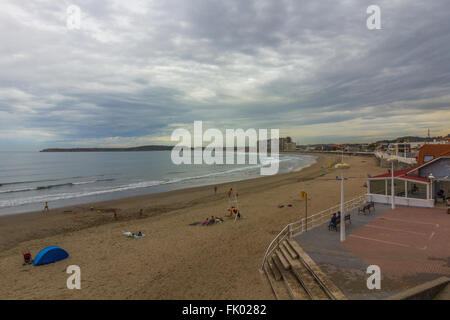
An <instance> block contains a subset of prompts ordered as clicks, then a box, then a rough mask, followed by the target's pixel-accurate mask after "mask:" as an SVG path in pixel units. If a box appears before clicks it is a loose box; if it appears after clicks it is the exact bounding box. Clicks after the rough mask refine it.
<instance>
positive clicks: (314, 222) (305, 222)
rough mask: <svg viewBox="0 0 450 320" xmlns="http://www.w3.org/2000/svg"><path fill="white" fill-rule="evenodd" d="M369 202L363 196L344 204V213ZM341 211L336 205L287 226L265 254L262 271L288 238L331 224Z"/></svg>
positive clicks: (339, 206)
mask: <svg viewBox="0 0 450 320" xmlns="http://www.w3.org/2000/svg"><path fill="white" fill-rule="evenodd" d="M366 202H367V198H366V195H361V196H359V197H357V198H354V199H352V200H349V201H346V202H344V213H345V214H347V213H349V212H350V211H352V210H354V209H356V208H359V207H361V206H362V205H363V204H364V203H366ZM340 210H341V205H340V204H338V205H335V206H333V207H331V208H328V209H325V210H322V211H320V212H318V213H316V214H314V215H312V216H309V217H308V218H302V219H301V220H298V221H295V222H292V223H289V224H288V225H287V226H285V227H284V228H283V230H281V232H280V233H278V235H277V236H276V237H275V238H274V239H273V240H272V242H271V243H270V244H269V246H268V247H267V250H266V253H265V254H264V258H263V261H262V264H261V269H264V264H265V263H266V261H267V257H269V256H270V255H271V254H272V253H273V252H274V251H275V250H276V249H277V248H278V247H279V245H280V243H282V242H283V241H284V240H285V239H287V238H289V239H290V238H292V237H294V236H297V235H299V234H301V233H303V232H305V231H307V230H311V229H313V228H316V227H318V226H320V225H322V224H324V223H326V222H329V221H330V219H331V216H332V215H333V213H336V212H338V211H340Z"/></svg>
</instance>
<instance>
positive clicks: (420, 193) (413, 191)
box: [408, 181, 427, 199]
mask: <svg viewBox="0 0 450 320" xmlns="http://www.w3.org/2000/svg"><path fill="white" fill-rule="evenodd" d="M408 198H415V199H426V198H427V185H426V184H423V183H416V182H411V181H408Z"/></svg>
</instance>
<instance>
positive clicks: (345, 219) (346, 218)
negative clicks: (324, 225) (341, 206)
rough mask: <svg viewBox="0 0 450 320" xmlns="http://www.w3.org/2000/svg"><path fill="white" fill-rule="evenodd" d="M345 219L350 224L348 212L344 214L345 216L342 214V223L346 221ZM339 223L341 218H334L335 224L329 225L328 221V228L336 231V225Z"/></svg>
mask: <svg viewBox="0 0 450 320" xmlns="http://www.w3.org/2000/svg"><path fill="white" fill-rule="evenodd" d="M346 221H348V222H349V223H350V224H352V220H351V218H350V213H349V214H346V215H345V216H344V223H345V222H346ZM340 224H341V218H337V219H336V225H334V226H333V225H331V221H330V223H329V224H328V230H335V231H337V227H338V226H339V225H340Z"/></svg>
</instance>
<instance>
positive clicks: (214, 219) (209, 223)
mask: <svg viewBox="0 0 450 320" xmlns="http://www.w3.org/2000/svg"><path fill="white" fill-rule="evenodd" d="M214 222H216V218H214V216H211V219H210V220H209V222H208V225H211V224H214Z"/></svg>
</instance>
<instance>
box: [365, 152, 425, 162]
mask: <svg viewBox="0 0 450 320" xmlns="http://www.w3.org/2000/svg"><path fill="white" fill-rule="evenodd" d="M374 155H375V157H377V158H381V159H389V158H394V159H396V160H397V161H399V162H404V163H408V164H416V163H417V159H416V155H417V154H416V153H407V154H406V157H405V155H404V154H403V153H398V154H396V153H392V152H381V151H375V152H374Z"/></svg>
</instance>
